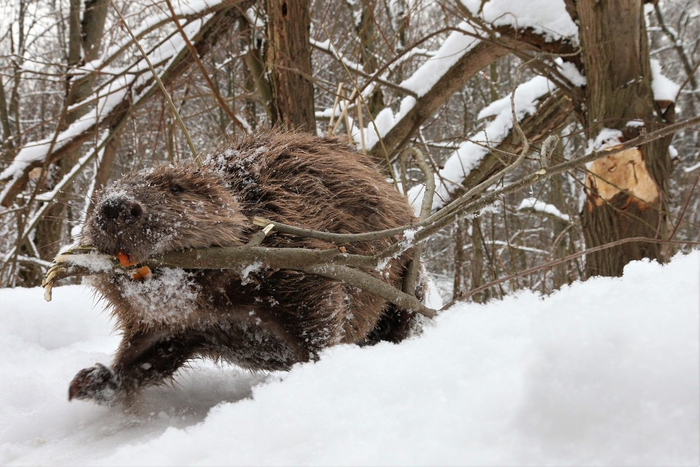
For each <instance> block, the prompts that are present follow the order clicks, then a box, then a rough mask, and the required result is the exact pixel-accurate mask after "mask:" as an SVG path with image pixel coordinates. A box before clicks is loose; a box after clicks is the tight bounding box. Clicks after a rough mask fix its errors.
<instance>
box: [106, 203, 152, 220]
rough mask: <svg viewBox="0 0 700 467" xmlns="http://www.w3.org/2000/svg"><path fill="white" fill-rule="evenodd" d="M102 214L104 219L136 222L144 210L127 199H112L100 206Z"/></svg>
mask: <svg viewBox="0 0 700 467" xmlns="http://www.w3.org/2000/svg"><path fill="white" fill-rule="evenodd" d="M100 212H101V213H102V215H103V216H104V217H106V218H107V219H111V220H116V219H118V218H119V217H122V218H123V219H124V220H126V221H129V220H135V219H137V218H139V217H141V214H143V208H142V207H141V205H140V204H139V203H136V202H134V201H131V200H129V199H127V198H111V199H108V200H107V201H105V202H104V203H103V204H102V206H100Z"/></svg>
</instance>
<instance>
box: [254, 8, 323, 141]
mask: <svg viewBox="0 0 700 467" xmlns="http://www.w3.org/2000/svg"><path fill="white" fill-rule="evenodd" d="M310 4H311V3H310V1H309V0H267V1H266V2H265V7H266V9H267V18H268V19H267V21H268V22H267V40H268V51H267V64H268V69H269V71H270V75H269V76H270V83H271V84H272V91H273V103H274V106H275V108H276V112H275V114H276V116H277V119H278V120H277V121H275V122H273V124H277V123H281V124H282V125H284V126H286V127H287V128H299V129H302V130H304V131H308V132H310V133H316V117H315V115H314V86H313V83H312V82H311V76H312V72H311V44H310V29H311V13H310V11H309V8H310Z"/></svg>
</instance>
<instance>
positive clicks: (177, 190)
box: [170, 183, 185, 195]
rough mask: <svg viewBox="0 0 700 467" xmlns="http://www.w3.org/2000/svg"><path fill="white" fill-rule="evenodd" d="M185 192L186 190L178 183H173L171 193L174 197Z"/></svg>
mask: <svg viewBox="0 0 700 467" xmlns="http://www.w3.org/2000/svg"><path fill="white" fill-rule="evenodd" d="M183 191H185V189H184V188H182V185H178V184H177V183H173V184H171V185H170V193H172V194H174V195H177V194H179V193H182V192H183Z"/></svg>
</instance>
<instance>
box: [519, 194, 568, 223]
mask: <svg viewBox="0 0 700 467" xmlns="http://www.w3.org/2000/svg"><path fill="white" fill-rule="evenodd" d="M518 211H533V212H536V213H539V214H545V215H547V216H550V217H554V218H556V219H559V220H561V221H563V222H565V223H567V224H568V223H569V222H571V218H570V217H569V216H568V215H567V214H564V213H563V212H561V211H560V210H559V209H557V207H556V206H554V205H552V204H547V203H545V202H544V201H540V200H538V199H536V198H525V199H524V200H522V201H521V202H520V206H518Z"/></svg>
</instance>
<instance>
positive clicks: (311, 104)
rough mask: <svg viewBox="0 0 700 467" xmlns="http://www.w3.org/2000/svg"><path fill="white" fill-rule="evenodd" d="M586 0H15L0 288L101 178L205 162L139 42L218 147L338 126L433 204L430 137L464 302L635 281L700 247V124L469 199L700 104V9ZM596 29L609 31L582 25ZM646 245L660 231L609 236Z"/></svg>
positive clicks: (449, 267)
mask: <svg viewBox="0 0 700 467" xmlns="http://www.w3.org/2000/svg"><path fill="white" fill-rule="evenodd" d="M588 3H590V2H584V1H578V2H577V1H574V0H566V1H564V0H562V1H544V0H541V1H538V2H510V1H503V0H499V1H495V0H494V1H490V2H486V1H482V2H479V1H467V0H465V1H463V2H459V1H456V0H454V1H451V0H445V1H427V0H425V1H423V0H413V1H409V0H381V1H361V0H356V1H351V0H345V1H341V0H338V1H313V2H311V1H299V2H296V1H295V2H279V1H268V2H254V1H250V0H249V1H246V0H241V1H217V0H206V1H204V0H191V1H176V0H169V1H165V2H161V1H142V2H122V1H120V0H111V1H110V0H87V1H84V2H81V1H79V0H71V1H68V0H66V1H56V0H50V1H45V0H35V1H18V2H11V1H9V0H8V1H5V2H4V3H3V5H2V7H1V8H2V12H1V14H0V18H2V19H1V21H2V28H1V29H0V31H1V32H2V37H0V70H1V78H2V86H0V123H1V124H2V125H1V128H2V142H1V147H2V158H1V159H0V168H2V169H3V171H2V174H0V203H1V204H2V206H3V208H2V212H0V232H2V233H1V235H0V251H1V252H2V258H1V259H2V264H0V284H2V285H3V286H35V285H38V284H40V282H41V277H42V275H43V273H44V272H45V269H46V267H47V266H48V265H49V263H50V261H51V260H52V259H53V257H54V256H55V254H56V253H57V251H58V250H59V248H60V247H61V246H64V245H67V244H70V243H71V242H72V241H73V240H74V238H75V236H76V235H77V234H78V233H79V229H80V225H81V222H82V221H83V220H84V218H85V213H86V211H87V210H89V209H90V204H89V197H90V195H91V194H92V193H93V191H94V190H95V189H99V187H100V186H102V185H104V184H105V183H107V182H108V181H109V180H112V179H115V178H118V177H120V176H121V175H123V174H124V173H126V172H128V171H132V170H137V169H140V168H143V167H151V166H154V165H158V164H161V163H164V162H177V161H179V160H186V159H189V158H190V157H191V154H192V153H191V149H190V146H189V143H188V141H187V140H186V134H185V133H184V132H183V131H182V129H181V127H180V126H179V125H178V122H177V119H176V115H175V113H174V112H173V110H172V108H171V107H170V106H169V105H168V103H167V102H166V100H165V99H164V97H163V94H162V93H161V92H160V91H159V89H158V87H157V84H156V83H155V82H154V80H153V73H152V71H151V70H150V68H149V65H148V64H147V63H146V61H145V60H144V59H143V56H142V53H141V52H140V51H139V50H138V49H137V48H136V47H135V46H134V42H133V41H132V40H131V36H130V34H133V35H134V36H135V37H136V39H137V40H138V43H139V44H140V45H141V47H142V48H143V50H144V51H145V52H146V53H147V54H148V57H149V59H150V62H151V63H152V65H153V67H154V70H155V71H156V72H157V74H158V75H159V77H160V79H161V80H162V82H163V84H164V85H165V88H166V89H167V90H168V92H169V93H170V95H171V96H172V100H173V102H174V105H175V107H176V108H177V111H178V113H179V115H181V117H182V120H183V121H184V125H185V126H186V128H187V131H188V133H189V135H191V139H192V145H193V146H194V148H196V151H197V152H198V153H201V154H206V153H207V152H208V151H211V150H213V149H214V148H216V147H218V146H220V145H222V144H225V141H226V140H227V139H228V138H231V137H233V138H235V137H236V136H240V135H242V134H243V133H244V132H252V131H258V130H261V129H265V128H269V127H270V126H272V125H282V126H287V127H294V128H301V129H303V130H305V131H313V132H316V133H318V134H336V135H339V136H340V137H343V138H350V139H351V140H352V142H353V143H354V144H355V145H357V147H358V149H360V150H366V151H368V152H369V153H370V154H371V155H372V156H373V158H374V159H375V161H376V162H377V164H378V166H379V167H380V168H381V169H383V170H385V171H386V174H387V178H392V177H393V180H394V181H395V182H396V184H397V188H398V189H401V190H405V191H406V192H407V193H408V194H409V198H410V200H411V201H412V203H413V204H414V207H415V208H416V212H417V213H419V212H420V202H421V200H422V197H423V191H424V188H423V187H424V182H425V179H426V178H425V174H424V173H423V172H422V171H421V170H419V168H418V166H417V165H416V163H415V160H416V157H412V156H411V154H416V152H415V151H414V149H418V150H419V151H420V152H419V153H417V154H422V155H423V157H424V158H426V159H427V160H428V162H429V168H430V172H432V173H433V176H434V178H435V181H436V191H435V198H434V200H433V204H432V212H433V213H436V212H439V211H441V210H442V211H450V210H452V211H455V212H453V213H452V217H451V218H450V221H449V222H445V224H446V225H445V226H444V227H442V228H440V229H439V230H438V229H435V230H436V233H435V234H433V235H432V236H430V238H429V240H428V242H427V246H426V248H425V251H424V254H423V259H424V261H425V263H426V265H427V267H428V269H429V270H430V271H431V273H432V274H433V275H434V276H435V277H436V278H438V281H439V282H440V283H442V288H443V291H444V295H445V298H446V299H448V300H449V299H451V298H453V297H454V298H458V297H459V298H463V299H470V300H475V301H484V300H486V299H489V298H491V297H502V296H504V295H505V294H508V293H510V292H513V291H516V290H519V289H523V288H527V289H533V290H539V291H542V292H545V293H548V292H551V291H553V290H556V289H557V288H559V287H560V286H561V285H562V284H566V283H571V282H572V281H575V280H579V279H586V278H587V277H589V276H592V275H597V274H601V275H619V274H620V273H621V267H622V266H623V265H624V264H625V263H626V262H628V261H629V260H631V259H639V258H641V257H650V258H656V259H660V260H664V259H667V258H668V257H670V255H672V254H673V253H674V252H675V251H677V250H679V249H681V250H686V251H687V250H689V249H690V248H692V244H693V242H697V241H698V240H699V233H700V229H699V228H698V225H699V222H700V218H699V216H700V197H698V196H697V195H693V190H694V189H695V184H697V178H698V174H700V165H699V164H700V152H699V151H698V125H697V121H696V122H692V121H691V122H690V124H689V125H686V126H685V127H681V128H680V129H678V131H675V133H673V134H672V138H673V140H672V142H671V140H670V137H669V136H666V137H665V138H663V139H657V140H655V141H652V142H650V143H647V144H646V145H645V146H643V147H642V148H643V151H642V153H643V155H642V156H641V159H639V155H635V154H630V153H629V151H622V152H618V153H617V155H613V156H609V157H608V159H609V160H608V159H605V162H602V163H601V162H600V160H599V161H598V162H589V163H588V164H587V165H584V164H575V163H572V164H570V166H569V167H564V168H565V169H566V170H562V171H561V173H558V174H556V175H551V176H550V174H547V175H546V176H543V177H542V178H541V180H540V179H537V181H535V182H534V183H533V182H532V180H533V178H531V179H530V180H531V181H530V182H528V183H525V184H523V185H522V188H521V189H520V190H519V191H515V192H511V193H506V194H503V195H500V196H495V197H494V198H493V199H491V200H490V202H489V203H488V204H487V205H486V206H477V207H474V206H473V203H472V205H469V206H467V207H468V208H469V209H462V208H463V207H464V204H465V203H468V202H470V201H472V202H473V201H474V200H478V199H479V198H480V195H479V193H476V192H474V193H473V194H471V195H468V196H467V197H466V198H465V197H464V196H462V195H464V194H465V193H467V192H469V191H470V190H473V189H474V188H475V187H477V186H478V185H479V184H480V183H483V182H484V181H486V180H488V179H489V177H494V174H498V173H499V172H500V171H501V170H503V169H504V167H509V166H510V167H509V169H508V170H507V171H505V172H503V173H502V174H501V176H496V177H495V178H494V179H493V180H492V181H491V183H489V186H484V187H483V188H484V189H485V190H482V189H479V190H478V191H479V192H482V191H483V192H486V193H491V192H493V191H494V190H497V189H499V188H502V187H504V186H508V185H509V184H512V183H513V182H517V181H521V180H522V179H523V177H527V176H531V177H532V175H533V174H535V173H536V172H538V171H541V170H543V169H544V170H545V172H546V170H547V169H548V168H549V167H555V166H557V165H558V164H562V163H566V162H567V161H569V162H570V161H572V160H574V159H577V158H579V157H582V156H584V155H587V154H591V152H592V151H596V150H601V149H605V148H610V147H612V146H615V145H617V144H620V143H622V142H624V141H627V140H630V139H633V138H639V137H642V138H643V137H644V136H645V135H647V134H649V133H652V132H653V131H655V130H658V129H659V128H661V127H663V126H664V125H668V124H670V123H673V122H686V121H688V120H690V119H692V118H693V117H697V114H698V108H700V91H699V89H700V88H698V83H697V77H696V71H697V66H698V63H699V62H700V47H699V46H698V45H699V43H700V39H699V38H700V21H698V17H699V16H700V9H699V7H698V5H697V2H695V1H691V0H687V1H686V0H676V1H659V2H644V4H642V2H641V1H632V0H625V1H624V2H615V6H614V7H610V8H608V9H609V11H607V10H606V8H607V7H595V6H592V4H591V5H587V4H588ZM117 10H118V13H119V14H117ZM616 15H617V16H616ZM121 17H123V18H124V20H122V19H120V18H121ZM175 17H176V18H179V19H180V27H179V28H178V27H176V25H175V22H174V20H173V18H175ZM582 22H584V23H585V24H587V26H588V27H587V30H589V29H596V28H597V29H596V30H597V31H598V32H600V31H607V33H605V34H607V36H605V37H604V38H602V37H599V38H598V39H597V40H599V41H600V42H599V43H596V42H595V40H596V39H595V38H593V37H589V36H590V35H588V36H586V35H580V34H579V28H578V27H577V25H579V24H581V23H582ZM127 25H128V27H127ZM611 25H614V27H611ZM591 26H594V28H591ZM635 34H637V35H638V37H637V38H636V39H639V38H642V39H643V40H642V41H641V44H642V45H641V46H638V47H637V46H634V44H635V43H636V44H640V41H638V40H636V39H635V37H634V35H635ZM185 36H187V39H185V38H184V37H185ZM647 40H648V44H646V41H647ZM603 41H604V42H603ZM635 41H636V42H635ZM598 44H602V45H600V47H598ZM606 44H608V45H610V44H614V46H613V47H607V46H606ZM586 47H588V49H587V48H586ZM195 49H196V50H197V51H198V54H197V56H196V58H195V57H193V55H192V54H191V51H192V50H195ZM594 49H595V50H594ZM596 54H597V55H596ZM606 54H607V55H606ZM635 67H636V68H635ZM625 73H627V74H630V73H632V75H631V76H632V78H633V79H628V78H627V77H625V76H624V74H625ZM591 80H593V82H591ZM621 80H622V81H621ZM516 87H517V88H519V91H517V92H516V93H515V96H514V97H515V98H514V99H513V101H514V104H515V107H516V114H517V118H518V120H519V123H520V126H521V127H522V130H523V133H524V135H525V136H526V137H527V148H528V149H529V150H528V152H527V154H524V156H525V159H524V161H522V163H520V162H518V163H516V164H514V162H515V161H516V160H517V156H518V154H519V152H520V151H521V150H522V148H523V140H522V138H521V136H520V134H519V132H518V131H514V130H513V119H512V115H511V94H512V93H513V91H514V89H516ZM632 88H634V89H632ZM628 90H629V92H627V91H628ZM638 101H639V102H642V104H637V103H636V102H638ZM600 119H603V120H604V121H603V122H602V123H601V121H600ZM378 136H381V138H378ZM543 146H544V149H545V150H544V151H543V150H542V149H543ZM543 152H545V153H548V154H546V157H545V158H543V157H542V153H543ZM633 152H634V149H633ZM418 157H420V156H418ZM615 157H620V159H618V160H615V159H614V158H615ZM635 157H637V158H638V159H635ZM611 158H613V159H611ZM543 159H546V160H543ZM387 161H390V163H391V164H390V165H389V164H388V162H387ZM640 162H641V165H646V166H647V167H646V169H644V167H640V164H639V163H640ZM606 164H607V165H606ZM617 164H619V165H620V170H619V171H617V173H613V172H614V171H615V167H616V165H617ZM635 164H637V165H635ZM511 165H512V166H511ZM624 167H628V168H629V167H632V169H631V170H628V169H624ZM635 167H636V169H637V170H641V172H644V173H641V172H639V173H637V172H636V171H635ZM623 169H624V170H626V172H625V173H624V174H620V173H621V172H623ZM545 172H542V173H543V174H544V173H545ZM616 175H619V177H618V178H614V177H615V176H616ZM606 177H607V178H606ZM645 177H646V182H645V180H644V178H645ZM536 178H537V177H535V179H536ZM604 180H608V181H607V182H606V181H604ZM649 180H651V182H650V183H651V185H650V186H652V188H649V183H647V182H649ZM645 183H646V184H647V185H646V186H645V185H644V184H645ZM586 187H588V190H586ZM645 190H647V191H645ZM649 190H651V191H649ZM460 196H462V198H460ZM457 199H460V200H461V201H460V202H461V203H462V204H461V205H457V204H454V201H455V200H457ZM450 203H453V204H452V205H451V204H450ZM446 206H447V208H446ZM584 207H586V209H584ZM460 209H461V210H460ZM603 211H604V212H603ZM455 213H459V214H458V215H457V214H455ZM626 237H644V238H651V239H656V243H648V242H647V243H644V242H642V243H639V242H631V243H623V244H621V245H618V246H614V247H612V248H609V246H610V243H611V242H615V241H618V240H620V239H624V238H626ZM601 245H602V246H603V248H604V249H603V250H602V251H601V252H598V253H594V254H588V255H587V256H586V257H585V258H586V259H584V256H583V255H581V254H580V253H581V252H583V251H585V250H586V249H587V248H592V247H600V246H601ZM577 254H578V255H577ZM567 256H571V258H569V259H568V260H566V261H564V262H559V263H555V264H553V265H551V266H550V265H548V263H551V262H553V261H556V260H558V259H561V258H564V257H567ZM609 258H618V260H616V262H615V261H612V262H611V261H610V260H609ZM609 263H610V264H609ZM611 263H615V264H611ZM540 266H541V267H540ZM528 270H530V272H528ZM523 271H525V272H523ZM506 277H507V278H508V280H503V279H504V278H506ZM498 279H502V280H501V281H500V282H499V283H494V281H496V280H498ZM482 286H484V288H480V287H482Z"/></svg>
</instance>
